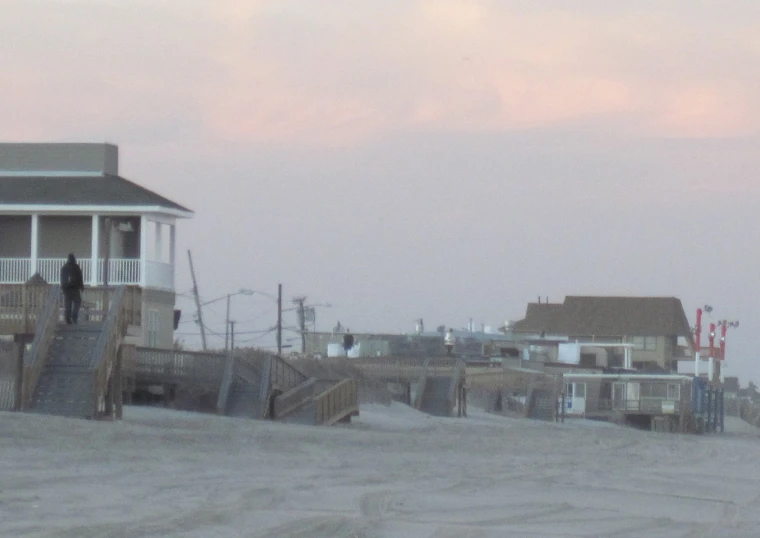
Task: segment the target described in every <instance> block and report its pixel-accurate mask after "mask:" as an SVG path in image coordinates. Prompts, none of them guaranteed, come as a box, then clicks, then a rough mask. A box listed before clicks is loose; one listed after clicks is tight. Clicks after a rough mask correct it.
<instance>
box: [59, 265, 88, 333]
mask: <svg viewBox="0 0 760 538" xmlns="http://www.w3.org/2000/svg"><path fill="white" fill-rule="evenodd" d="M61 289H62V290H63V297H64V300H65V307H66V323H67V324H68V325H71V324H72V323H76V322H77V320H78V319H79V307H80V306H82V291H84V278H83V277H82V268H81V267H79V264H78V263H77V259H76V258H75V257H74V255H73V254H69V259H68V260H67V261H66V263H65V264H64V266H63V267H61Z"/></svg>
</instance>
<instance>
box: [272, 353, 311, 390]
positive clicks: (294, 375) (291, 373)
mask: <svg viewBox="0 0 760 538" xmlns="http://www.w3.org/2000/svg"><path fill="white" fill-rule="evenodd" d="M271 379H272V386H273V387H277V388H279V389H280V390H281V391H282V392H287V391H289V390H290V389H292V388H293V387H296V386H298V385H300V384H301V383H303V382H304V381H306V379H308V377H307V376H306V375H305V374H303V373H302V372H301V371H300V370H298V369H297V368H296V367H294V366H293V365H291V364H290V363H289V362H287V361H286V360H285V359H283V358H281V357H277V356H272V370H271Z"/></svg>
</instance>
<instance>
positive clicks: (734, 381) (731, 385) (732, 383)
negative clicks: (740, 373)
mask: <svg viewBox="0 0 760 538" xmlns="http://www.w3.org/2000/svg"><path fill="white" fill-rule="evenodd" d="M739 390H740V387H739V378H738V377H726V378H725V379H724V380H723V394H724V395H725V396H726V398H736V397H738V396H739Z"/></svg>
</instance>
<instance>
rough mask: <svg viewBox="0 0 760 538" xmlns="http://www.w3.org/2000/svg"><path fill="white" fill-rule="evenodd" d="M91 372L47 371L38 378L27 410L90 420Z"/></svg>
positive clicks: (65, 369) (58, 369) (71, 369)
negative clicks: (29, 407)
mask: <svg viewBox="0 0 760 538" xmlns="http://www.w3.org/2000/svg"><path fill="white" fill-rule="evenodd" d="M92 390H93V373H92V371H90V370H88V369H76V368H68V369H67V368H46V369H45V371H44V372H43V373H42V375H41V376H40V380H39V383H38V384H37V390H35V391H34V396H33V398H32V401H31V409H30V411H32V412H36V413H44V414H49V415H59V416H68V417H90V416H91V415H92V408H93V401H92V398H93V396H92Z"/></svg>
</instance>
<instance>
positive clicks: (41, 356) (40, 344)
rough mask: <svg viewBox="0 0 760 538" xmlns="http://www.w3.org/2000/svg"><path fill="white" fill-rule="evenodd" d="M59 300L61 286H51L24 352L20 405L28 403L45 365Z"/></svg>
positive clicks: (58, 314) (54, 327)
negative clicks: (30, 342) (31, 337)
mask: <svg viewBox="0 0 760 538" xmlns="http://www.w3.org/2000/svg"><path fill="white" fill-rule="evenodd" d="M60 301H61V288H60V287H58V286H51V287H50V289H49V290H48V293H47V297H46V299H45V306H44V307H43V308H42V312H41V313H40V315H39V317H38V318H37V328H36V329H35V331H34V340H33V341H32V347H31V349H30V350H29V353H28V354H24V379H23V383H22V388H21V401H22V407H26V406H27V404H28V403H29V400H30V398H31V397H32V394H34V389H35V388H36V387H37V382H38V381H39V379H40V373H42V369H43V368H44V366H45V361H46V360H47V357H48V354H49V353H50V345H51V344H52V343H53V337H54V336H55V329H56V326H57V325H58V318H59V316H60V312H59V310H58V309H59V305H60Z"/></svg>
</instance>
